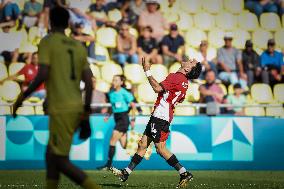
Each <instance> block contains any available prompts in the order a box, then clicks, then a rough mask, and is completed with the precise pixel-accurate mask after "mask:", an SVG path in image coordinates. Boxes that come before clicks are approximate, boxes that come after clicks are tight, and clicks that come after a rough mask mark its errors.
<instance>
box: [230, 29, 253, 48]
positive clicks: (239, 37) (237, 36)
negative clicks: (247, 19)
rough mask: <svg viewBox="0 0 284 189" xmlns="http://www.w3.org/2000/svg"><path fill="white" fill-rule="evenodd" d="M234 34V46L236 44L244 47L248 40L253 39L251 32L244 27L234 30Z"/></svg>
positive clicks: (237, 46)
mask: <svg viewBox="0 0 284 189" xmlns="http://www.w3.org/2000/svg"><path fill="white" fill-rule="evenodd" d="M233 35H234V40H233V46H235V47H236V48H238V49H244V47H245V44H246V40H248V39H251V36H250V34H249V32H247V31H246V30H242V29H235V30H234V31H233Z"/></svg>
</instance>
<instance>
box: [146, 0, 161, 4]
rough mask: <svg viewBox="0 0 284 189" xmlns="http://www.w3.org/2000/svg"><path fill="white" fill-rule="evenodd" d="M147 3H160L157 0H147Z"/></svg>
mask: <svg viewBox="0 0 284 189" xmlns="http://www.w3.org/2000/svg"><path fill="white" fill-rule="evenodd" d="M146 4H160V3H159V1H157V0H146Z"/></svg>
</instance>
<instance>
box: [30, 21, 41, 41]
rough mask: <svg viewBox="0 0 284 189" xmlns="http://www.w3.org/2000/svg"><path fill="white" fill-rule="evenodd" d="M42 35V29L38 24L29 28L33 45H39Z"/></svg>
mask: <svg viewBox="0 0 284 189" xmlns="http://www.w3.org/2000/svg"><path fill="white" fill-rule="evenodd" d="M41 38H42V36H41V34H40V30H39V28H38V27H37V26H33V27H31V28H30V29H29V33H28V41H29V42H30V43H32V44H33V45H38V44H39V42H40V40H41Z"/></svg>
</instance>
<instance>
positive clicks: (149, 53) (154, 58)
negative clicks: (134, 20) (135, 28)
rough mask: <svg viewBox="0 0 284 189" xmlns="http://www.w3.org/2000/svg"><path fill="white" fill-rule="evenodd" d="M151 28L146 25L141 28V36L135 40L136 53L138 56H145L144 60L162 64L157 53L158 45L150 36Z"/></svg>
mask: <svg viewBox="0 0 284 189" xmlns="http://www.w3.org/2000/svg"><path fill="white" fill-rule="evenodd" d="M151 34H152V28H151V27H150V26H146V27H145V28H143V30H142V36H140V37H139V38H138V40H137V44H138V55H139V57H140V58H142V57H145V58H146V61H151V62H152V63H154V64H162V63H163V60H162V57H161V55H159V54H158V45H157V42H156V40H155V38H153V37H151Z"/></svg>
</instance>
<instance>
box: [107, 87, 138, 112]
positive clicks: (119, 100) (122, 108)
mask: <svg viewBox="0 0 284 189" xmlns="http://www.w3.org/2000/svg"><path fill="white" fill-rule="evenodd" d="M108 97H109V101H110V103H111V107H112V112H113V113H121V112H127V111H128V109H129V103H130V102H132V101H133V100H134V97H133V95H132V93H130V92H128V91H127V90H126V89H125V88H121V89H120V90H119V91H115V90H111V91H110V92H109V93H108Z"/></svg>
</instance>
